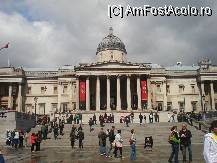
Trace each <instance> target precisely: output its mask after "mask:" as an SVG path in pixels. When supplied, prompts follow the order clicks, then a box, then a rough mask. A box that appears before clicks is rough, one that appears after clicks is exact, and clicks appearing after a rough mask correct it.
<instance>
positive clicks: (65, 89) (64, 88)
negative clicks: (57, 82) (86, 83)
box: [63, 85, 67, 93]
mask: <svg viewBox="0 0 217 163" xmlns="http://www.w3.org/2000/svg"><path fill="white" fill-rule="evenodd" d="M66 92H67V85H64V86H63V93H66Z"/></svg>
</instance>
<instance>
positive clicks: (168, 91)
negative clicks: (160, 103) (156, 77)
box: [167, 85, 170, 94]
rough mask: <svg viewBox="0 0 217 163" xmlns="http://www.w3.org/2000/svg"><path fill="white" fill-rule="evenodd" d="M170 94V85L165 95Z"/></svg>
mask: <svg viewBox="0 0 217 163" xmlns="http://www.w3.org/2000/svg"><path fill="white" fill-rule="evenodd" d="M169 93H170V85H167V94H169Z"/></svg>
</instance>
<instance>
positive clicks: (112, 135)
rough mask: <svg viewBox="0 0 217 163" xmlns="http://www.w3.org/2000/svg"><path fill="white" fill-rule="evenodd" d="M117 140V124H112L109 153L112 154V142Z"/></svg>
mask: <svg viewBox="0 0 217 163" xmlns="http://www.w3.org/2000/svg"><path fill="white" fill-rule="evenodd" d="M114 140H115V126H112V128H111V130H110V131H109V143H110V148H109V151H108V155H109V156H110V154H111V151H112V143H113V142H114Z"/></svg>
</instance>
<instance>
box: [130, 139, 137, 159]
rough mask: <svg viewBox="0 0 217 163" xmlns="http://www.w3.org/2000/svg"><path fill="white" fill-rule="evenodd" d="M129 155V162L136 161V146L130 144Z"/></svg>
mask: <svg viewBox="0 0 217 163" xmlns="http://www.w3.org/2000/svg"><path fill="white" fill-rule="evenodd" d="M130 147H131V154H130V160H136V144H134V143H133V144H131V145H130Z"/></svg>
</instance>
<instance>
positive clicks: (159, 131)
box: [42, 122, 204, 148]
mask: <svg viewBox="0 0 217 163" xmlns="http://www.w3.org/2000/svg"><path fill="white" fill-rule="evenodd" d="M112 125H114V124H105V127H104V130H106V129H110V128H111V126H112ZM173 125H177V126H178V129H180V128H181V123H168V122H162V123H153V124H143V125H141V126H140V125H139V124H130V127H125V125H124V124H115V127H116V129H121V131H122V137H123V140H124V142H123V145H124V146H128V145H129V142H128V140H129V139H130V135H131V134H130V130H131V129H134V130H135V132H136V138H137V146H143V144H144V137H145V136H152V137H153V140H154V145H155V146H161V145H168V135H169V133H170V128H171V126H173ZM71 126H72V125H69V124H66V125H65V128H64V135H63V136H58V139H57V140H54V137H53V133H50V134H49V135H48V137H49V139H47V140H46V141H43V142H42V147H45V148H46V147H57V146H58V147H70V138H69V135H70V131H71ZM188 129H190V130H191V132H192V135H193V138H192V143H193V144H202V142H203V136H204V133H202V132H201V131H199V130H197V129H196V128H194V127H191V126H189V125H188ZM83 131H84V134H85V139H84V146H86V147H87V146H98V137H97V135H98V132H99V131H100V126H99V125H96V126H94V131H93V132H91V133H90V132H89V126H88V125H83ZM77 144H78V142H76V145H77Z"/></svg>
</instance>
